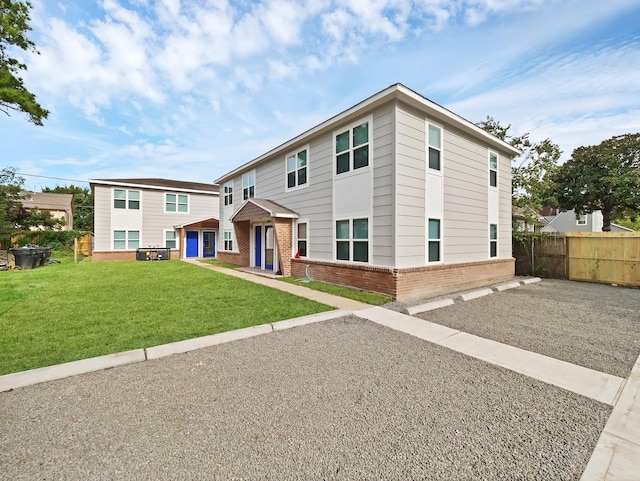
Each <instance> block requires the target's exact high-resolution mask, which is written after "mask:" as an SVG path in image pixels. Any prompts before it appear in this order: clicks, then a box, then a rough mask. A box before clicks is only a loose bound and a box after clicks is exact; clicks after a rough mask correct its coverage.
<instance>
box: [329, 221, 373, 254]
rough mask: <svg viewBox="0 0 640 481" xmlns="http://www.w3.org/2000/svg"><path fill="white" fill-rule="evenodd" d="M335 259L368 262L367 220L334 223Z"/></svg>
mask: <svg viewBox="0 0 640 481" xmlns="http://www.w3.org/2000/svg"><path fill="white" fill-rule="evenodd" d="M336 259H338V260H340V261H355V262H369V219H345V220H338V221H336Z"/></svg>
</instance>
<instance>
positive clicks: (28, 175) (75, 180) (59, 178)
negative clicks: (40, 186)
mask: <svg viewBox="0 0 640 481" xmlns="http://www.w3.org/2000/svg"><path fill="white" fill-rule="evenodd" d="M16 175H26V176H27V177H39V178H41V179H53V180H64V181H67V182H80V183H82V184H88V183H89V182H88V181H86V180H77V179H64V178H62V177H49V176H48V175H35V174H25V173H23V172H16Z"/></svg>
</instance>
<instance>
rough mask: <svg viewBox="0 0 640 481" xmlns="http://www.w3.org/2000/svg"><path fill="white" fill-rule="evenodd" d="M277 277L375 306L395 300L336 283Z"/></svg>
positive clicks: (290, 282)
mask: <svg viewBox="0 0 640 481" xmlns="http://www.w3.org/2000/svg"><path fill="white" fill-rule="evenodd" d="M276 279H278V280H280V281H283V282H288V283H289V284H298V285H300V286H304V287H308V288H309V289H314V290H316V291H321V292H326V293H327V294H333V295H334V296H340V297H346V298H348V299H353V300H354V301H360V302H364V303H366V304H372V305H374V306H381V305H382V304H386V303H388V302H391V301H392V300H393V299H391V298H390V297H388V296H385V295H382V294H374V293H373V292H367V291H360V290H358V289H351V288H349V287H342V286H337V285H335V284H327V283H325V282H318V281H307V280H304V279H298V278H297V277H276Z"/></svg>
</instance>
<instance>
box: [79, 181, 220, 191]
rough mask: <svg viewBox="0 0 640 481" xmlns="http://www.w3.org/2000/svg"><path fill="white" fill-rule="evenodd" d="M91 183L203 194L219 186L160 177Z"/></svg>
mask: <svg viewBox="0 0 640 481" xmlns="http://www.w3.org/2000/svg"><path fill="white" fill-rule="evenodd" d="M89 184H91V187H93V185H94V184H98V185H113V186H117V187H137V188H142V189H155V190H179V191H183V192H197V193H202V194H217V193H218V192H219V188H218V186H217V185H216V184H205V183H203V182H186V181H182V180H170V179H159V178H140V179H92V180H89Z"/></svg>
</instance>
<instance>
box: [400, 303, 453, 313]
mask: <svg viewBox="0 0 640 481" xmlns="http://www.w3.org/2000/svg"><path fill="white" fill-rule="evenodd" d="M451 305H453V299H440V300H439V301H433V302H427V303H426V304H419V305H417V306H412V307H407V314H409V315H410V316H413V315H414V314H419V313H421V312H427V311H433V310H434V309H440V308H442V307H447V306H451Z"/></svg>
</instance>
